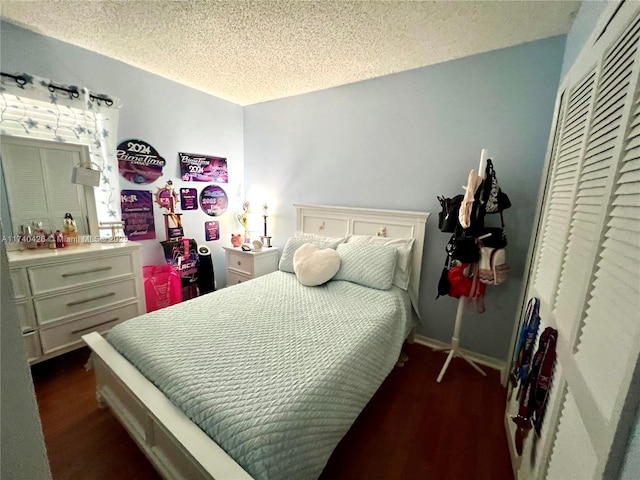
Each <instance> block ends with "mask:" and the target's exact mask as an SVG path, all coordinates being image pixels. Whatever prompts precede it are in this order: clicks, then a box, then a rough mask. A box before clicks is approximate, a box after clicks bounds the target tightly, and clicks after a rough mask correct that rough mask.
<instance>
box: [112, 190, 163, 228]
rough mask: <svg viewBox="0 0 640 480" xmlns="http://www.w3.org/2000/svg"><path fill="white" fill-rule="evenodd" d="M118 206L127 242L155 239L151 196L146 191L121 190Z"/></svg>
mask: <svg viewBox="0 0 640 480" xmlns="http://www.w3.org/2000/svg"><path fill="white" fill-rule="evenodd" d="M120 204H121V206H122V220H123V221H124V234H125V235H126V236H127V238H128V239H129V240H152V239H154V238H156V227H155V221H154V219H153V195H152V193H151V192H148V191H146V190H121V192H120Z"/></svg>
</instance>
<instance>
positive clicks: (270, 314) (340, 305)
mask: <svg viewBox="0 0 640 480" xmlns="http://www.w3.org/2000/svg"><path fill="white" fill-rule="evenodd" d="M410 309H411V306H410V302H409V300H408V296H407V294H406V292H404V291H402V290H400V289H398V288H396V287H393V288H392V290H388V291H380V290H374V289H371V288H366V287H362V286H359V285H356V284H354V283H350V282H346V281H331V282H329V283H327V284H325V285H323V286H320V287H304V286H302V285H301V284H300V283H299V282H298V281H297V279H296V277H295V275H294V274H292V273H285V272H275V273H272V274H270V275H266V276H263V277H259V278H257V279H255V280H251V281H249V282H245V283H242V284H239V285H236V286H233V287H229V288H225V289H222V290H219V291H217V292H214V293H212V294H209V295H205V296H203V297H200V298H197V299H194V300H189V301H187V302H184V303H181V304H178V305H174V306H172V307H169V308H166V309H164V310H158V311H156V312H153V313H150V314H146V315H143V316H141V317H137V318H135V319H131V320H128V321H126V322H124V323H122V324H120V325H118V326H117V327H115V328H114V329H113V330H111V332H110V333H109V335H108V340H109V342H110V343H111V344H112V345H113V346H114V347H115V348H116V349H117V350H118V351H119V352H120V353H122V354H123V355H124V356H125V357H126V358H127V359H128V360H129V361H130V362H131V363H132V364H133V365H135V366H136V367H137V368H138V369H139V370H140V371H141V372H142V373H143V374H144V375H145V376H146V377H147V378H148V379H150V380H151V381H152V382H153V383H154V384H155V385H156V386H157V387H158V388H159V389H160V390H161V391H162V392H164V394H165V395H166V396H167V397H168V398H169V399H170V400H171V401H172V402H173V403H174V404H175V405H177V406H178V407H179V408H180V409H182V410H183V411H184V412H185V413H186V415H187V416H188V417H189V418H191V420H192V421H193V422H194V423H196V424H197V425H198V426H200V428H202V430H204V431H205V432H206V433H207V435H209V436H210V437H211V438H212V439H213V440H215V442H216V443H217V444H218V445H220V446H221V447H222V448H223V449H224V450H225V451H226V452H227V453H228V454H229V455H230V456H231V457H233V458H234V459H235V460H236V462H237V463H239V464H240V465H241V466H242V467H243V468H244V469H245V470H246V471H247V472H248V473H249V474H250V475H252V476H253V477H254V478H256V479H287V480H289V479H307V478H308V479H314V478H317V477H318V476H319V475H320V473H321V472H322V469H323V468H324V466H325V464H326V462H327V460H328V459H329V456H330V455H331V452H332V451H333V449H334V448H335V447H336V445H337V444H338V442H339V441H340V439H341V438H342V437H343V436H344V434H345V433H346V432H347V430H348V429H349V428H350V426H351V424H352V423H353V421H354V420H355V419H356V417H357V416H358V414H359V413H360V412H361V410H362V409H363V408H364V406H365V405H366V404H367V402H368V401H369V400H370V399H371V397H372V396H373V394H374V393H375V391H376V390H377V388H378V387H379V386H380V384H381V383H382V381H383V380H384V379H385V377H386V376H387V375H388V373H389V372H390V371H391V369H392V368H393V366H394V364H395V362H396V360H397V358H398V355H399V353H400V348H401V346H402V342H403V340H404V338H405V336H406V334H407V333H408V331H409V330H410V328H411V325H409V324H410V321H411V313H410Z"/></svg>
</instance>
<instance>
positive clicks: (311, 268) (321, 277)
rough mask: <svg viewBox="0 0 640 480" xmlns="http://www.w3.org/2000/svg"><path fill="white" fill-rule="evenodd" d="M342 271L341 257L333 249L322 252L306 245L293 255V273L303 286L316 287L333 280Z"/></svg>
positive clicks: (309, 244)
mask: <svg viewBox="0 0 640 480" xmlns="http://www.w3.org/2000/svg"><path fill="white" fill-rule="evenodd" d="M338 270H340V255H338V252H336V251H335V250H334V249H333V248H323V249H322V250H321V249H319V248H318V247H316V246H315V245H312V244H311V243H305V244H304V245H302V246H301V247H300V248H298V249H297V250H296V253H295V254H294V255H293V271H294V272H295V274H296V277H297V278H298V281H299V282H300V283H301V284H302V285H306V286H307V287H315V286H317V285H322V284H323V283H326V282H328V281H329V280H331V279H332V278H333V277H334V275H335V274H336V273H338Z"/></svg>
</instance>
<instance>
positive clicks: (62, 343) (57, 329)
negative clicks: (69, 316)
mask: <svg viewBox="0 0 640 480" xmlns="http://www.w3.org/2000/svg"><path fill="white" fill-rule="evenodd" d="M136 315H138V304H137V303H132V304H130V305H125V306H123V307H119V308H115V309H112V310H107V311H103V312H100V313H96V314H95V315H91V316H87V317H84V318H81V319H79V320H75V321H73V322H66V323H63V324H60V325H55V326H51V327H47V328H41V329H40V341H41V343H42V351H43V353H44V354H45V355H46V354H49V353H51V352H54V351H55V350H58V349H61V348H67V347H69V346H71V345H74V344H79V343H80V342H82V339H81V337H82V335H86V334H87V333H91V332H100V333H104V332H106V331H107V330H109V329H110V328H112V327H114V326H116V325H117V324H118V323H120V322H122V321H124V320H127V319H129V318H133V317H135V316H136Z"/></svg>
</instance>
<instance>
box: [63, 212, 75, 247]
mask: <svg viewBox="0 0 640 480" xmlns="http://www.w3.org/2000/svg"><path fill="white" fill-rule="evenodd" d="M64 236H65V237H66V241H65V243H66V244H67V245H73V246H75V245H78V227H77V226H76V221H75V220H74V219H73V217H72V216H71V214H70V213H65V214H64Z"/></svg>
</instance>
